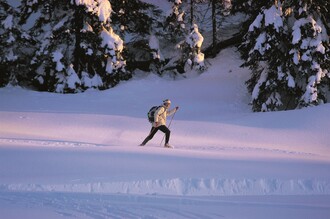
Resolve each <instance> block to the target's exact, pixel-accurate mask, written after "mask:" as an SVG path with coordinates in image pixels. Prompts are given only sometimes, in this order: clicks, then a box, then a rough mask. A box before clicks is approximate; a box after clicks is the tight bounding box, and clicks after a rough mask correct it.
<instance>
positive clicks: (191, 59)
mask: <svg viewBox="0 0 330 219" xmlns="http://www.w3.org/2000/svg"><path fill="white" fill-rule="evenodd" d="M203 41H204V37H203V36H202V34H201V33H200V32H199V30H198V25H197V24H194V25H193V26H192V27H191V32H190V33H189V35H188V36H187V38H186V44H187V45H188V48H189V49H188V51H189V53H188V59H187V61H186V63H187V64H188V65H190V66H192V67H194V68H195V69H197V70H199V71H200V72H202V71H204V70H205V63H204V54H203V53H202V51H201V48H202V44H203Z"/></svg>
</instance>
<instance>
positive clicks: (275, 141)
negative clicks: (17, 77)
mask: <svg viewBox="0 0 330 219" xmlns="http://www.w3.org/2000/svg"><path fill="white" fill-rule="evenodd" d="M241 63H242V61H241V60H240V59H239V55H238V53H237V52H236V51H235V49H234V48H230V49H226V50H224V51H222V52H221V53H220V55H219V56H218V57H217V58H215V59H212V60H208V70H207V71H206V72H205V73H203V74H201V75H197V74H196V75H194V74H192V73H191V74H188V75H185V77H187V78H185V79H183V78H177V79H176V80H173V79H172V78H160V77H158V76H156V75H153V74H149V75H148V74H145V73H143V72H138V73H136V75H135V76H134V79H132V80H131V81H129V82H123V83H121V84H120V85H119V86H117V87H115V88H113V89H110V90H106V91H96V90H88V91H87V92H85V93H80V94H65V95H64V94H54V93H42V92H35V91H30V90H26V89H23V88H19V87H6V88H2V89H0V102H1V104H0V215H1V218H230V219H232V218H251V219H258V218H260V219H261V218H262V219H264V218H276V219H277V218H281V219H283V218H288V219H289V218H290V219H295V218H296V219H302V218H315V219H323V218H324V219H328V218H329V217H330V171H329V170H330V143H329V142H330V137H329V128H330V117H329V116H328V115H329V113H330V105H329V104H324V105H321V106H319V107H311V108H305V109H302V110H294V111H286V112H284V111H283V112H270V113H253V112H251V110H250V106H249V102H250V99H251V97H250V95H248V94H247V91H246V87H245V84H244V83H245V81H246V80H247V79H248V77H249V72H248V70H247V69H242V68H239V65H240V64H241ZM166 98H169V99H171V101H172V106H171V107H175V106H179V107H180V108H179V110H178V111H177V113H176V114H175V115H174V117H169V118H168V123H169V121H170V120H171V119H172V118H173V120H172V123H171V126H170V129H171V139H170V144H171V145H173V146H174V147H175V148H174V149H167V148H164V147H163V145H161V144H160V143H161V141H162V138H163V134H162V133H161V132H159V133H157V134H156V136H155V137H154V139H152V140H151V141H150V142H149V143H148V144H147V145H146V146H144V147H141V146H138V145H139V144H140V143H141V142H142V141H143V139H144V138H145V137H146V136H147V134H148V132H149V130H150V124H149V123H148V121H147V118H146V114H147V112H148V110H149V108H150V107H151V106H154V105H158V104H161V103H162V100H164V99H166Z"/></svg>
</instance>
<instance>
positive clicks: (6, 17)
mask: <svg viewBox="0 0 330 219" xmlns="http://www.w3.org/2000/svg"><path fill="white" fill-rule="evenodd" d="M18 19H19V13H18V11H16V10H15V9H14V8H13V7H12V6H10V5H9V4H8V3H7V1H1V2H0V87H2V86H6V85H7V84H12V85H17V84H21V83H23V82H24V81H25V80H27V77H28V76H27V75H26V74H27V71H25V69H26V68H25V66H27V65H28V63H27V62H26V59H25V58H24V56H26V55H29V54H30V53H29V50H28V48H29V47H30V46H31V45H32V44H33V40H32V39H31V37H30V36H29V35H28V34H27V33H26V32H25V31H23V30H22V28H21V27H20V26H19V25H18Z"/></svg>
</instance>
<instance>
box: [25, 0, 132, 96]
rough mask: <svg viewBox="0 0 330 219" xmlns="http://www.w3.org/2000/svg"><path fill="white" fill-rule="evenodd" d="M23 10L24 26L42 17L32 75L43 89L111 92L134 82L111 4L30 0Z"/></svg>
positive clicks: (34, 33)
mask: <svg viewBox="0 0 330 219" xmlns="http://www.w3.org/2000/svg"><path fill="white" fill-rule="evenodd" d="M102 4H105V5H102ZM21 11H22V12H24V16H22V20H21V23H26V22H27V19H28V18H29V17H30V16H32V15H39V16H38V17H37V19H36V22H35V24H34V26H33V27H32V28H31V29H30V31H31V35H32V36H33V37H34V38H35V40H36V41H37V46H36V51H35V54H34V56H33V58H32V60H31V69H30V71H31V74H32V75H34V77H33V79H34V81H33V84H34V86H35V87H37V88H38V89H39V90H45V91H52V92H79V91H81V90H84V89H87V88H89V87H95V88H99V89H106V88H110V87H113V86H115V85H116V84H118V83H119V81H120V80H125V79H128V78H130V74H129V73H128V72H126V70H125V60H124V59H123V57H122V55H121V53H122V50H123V41H122V40H121V39H120V37H119V36H118V35H116V34H115V33H114V32H113V29H112V27H111V24H110V14H111V12H112V11H111V5H110V3H109V2H108V1H107V0H104V1H102V0H99V1H92V3H91V4H90V5H88V4H85V3H84V2H81V1H79V0H76V1H71V2H70V1H65V0H61V1H55V0H50V1H44V0H39V1H33V2H31V1H30V0H24V1H23V2H22V6H21Z"/></svg>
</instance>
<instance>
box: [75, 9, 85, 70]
mask: <svg viewBox="0 0 330 219" xmlns="http://www.w3.org/2000/svg"><path fill="white" fill-rule="evenodd" d="M83 18H84V17H83V14H82V9H81V6H77V7H76V9H75V13H74V30H75V38H76V39H75V46H74V51H73V68H74V69H75V71H76V72H77V74H78V75H79V74H80V72H81V69H80V56H81V54H82V51H81V48H80V43H81V33H80V31H81V29H83V27H84V23H83Z"/></svg>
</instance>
